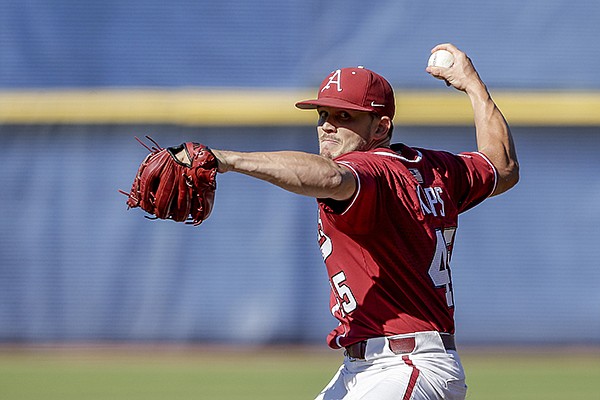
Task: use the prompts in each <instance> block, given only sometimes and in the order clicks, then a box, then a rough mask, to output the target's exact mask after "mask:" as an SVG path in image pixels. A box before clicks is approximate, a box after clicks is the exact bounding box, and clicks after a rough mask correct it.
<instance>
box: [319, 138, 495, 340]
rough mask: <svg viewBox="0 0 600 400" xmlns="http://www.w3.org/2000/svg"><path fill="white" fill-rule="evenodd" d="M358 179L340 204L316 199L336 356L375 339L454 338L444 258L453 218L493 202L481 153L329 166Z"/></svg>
mask: <svg viewBox="0 0 600 400" xmlns="http://www.w3.org/2000/svg"><path fill="white" fill-rule="evenodd" d="M335 161H336V162H337V163H339V164H342V165H344V166H346V167H347V168H349V169H350V170H352V171H353V173H354V174H355V175H356V182H357V190H356V193H355V194H354V196H353V197H352V198H351V199H350V200H348V201H347V202H336V201H332V200H330V199H319V200H318V203H319V245H320V247H321V252H322V253H323V258H324V260H325V265H326V266H327V272H328V275H329V280H330V285H331V303H330V305H331V312H332V314H333V315H334V317H336V318H337V319H338V320H339V322H340V324H339V326H338V327H337V328H335V329H334V330H333V331H332V332H331V333H330V334H329V336H328V343H329V346H330V347H332V348H340V347H345V346H348V345H350V344H352V343H355V342H358V341H361V340H364V339H368V338H372V337H378V336H389V335H396V334H402V333H411V332H420V331H438V332H447V333H454V298H453V294H452V276H451V273H450V264H449V262H450V257H451V254H452V246H453V243H454V236H455V233H456V229H457V227H458V215H459V214H460V213H461V212H463V211H465V210H467V209H469V208H471V207H473V206H475V205H477V204H478V203H480V202H481V201H483V200H484V199H485V198H487V197H488V196H490V195H491V193H492V192H493V191H494V188H495V185H496V179H497V178H496V170H495V169H494V166H493V165H492V163H491V162H490V161H489V160H488V159H487V158H486V157H485V156H484V155H483V154H481V153H478V152H472V153H461V154H458V155H455V154H451V153H448V152H444V151H434V150H426V149H419V148H410V147H408V146H405V145H402V144H399V145H394V146H392V148H391V149H388V148H378V149H373V150H370V151H367V152H350V153H347V154H344V155H342V156H340V157H338V158H336V159H335Z"/></svg>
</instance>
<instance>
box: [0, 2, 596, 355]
mask: <svg viewBox="0 0 600 400" xmlns="http://www.w3.org/2000/svg"><path fill="white" fill-rule="evenodd" d="M481 3H482V2H478V1H462V2H455V3H452V4H450V3H444V2H433V1H419V2H415V1H399V0H389V1H380V2H376V3H365V2H359V1H331V2H318V1H314V0H308V1H307V0H303V1H287V2H285V1H284V2H282V1H272V0H267V1H261V2H246V1H241V0H238V1H220V2H213V1H210V2H209V1H172V2H162V1H156V0H147V1H139V0H137V1H122V0H121V1H114V0H108V1H102V2H96V1H74V0H57V1H53V2H45V1H40V0H33V1H16V0H15V1H9V0H0V150H1V153H0V206H1V207H2V212H1V213H0V341H1V342H25V343H29V342H31V343H38V342H71V341H92V342H93V341H101V340H114V341H174V342H200V341H201V342H234V343H242V344H244V343H245V344H262V343H277V342H296V343H321V344H323V346H324V339H325V336H326V334H327V333H328V331H329V329H331V328H332V327H333V326H334V325H335V321H334V320H333V318H332V317H331V316H330V315H329V312H328V296H329V292H328V291H329V285H328V283H327V277H326V273H325V268H324V265H323V262H322V259H321V255H320V251H319V248H318V246H317V235H316V212H317V209H316V203H315V201H314V200H313V199H310V198H306V197H301V196H297V195H293V194H290V193H287V192H285V191H283V190H281V189H279V188H276V187H274V186H271V185H269V184H266V183H264V182H260V181H257V180H254V179H252V178H249V177H246V176H242V175H236V174H223V175H219V176H218V191H217V197H216V205H215V208H214V211H213V214H212V215H211V217H210V218H209V219H208V220H207V221H206V222H204V223H203V224H202V225H201V226H199V227H193V226H186V225H183V224H177V223H173V222H171V221H151V220H148V219H145V218H144V217H143V215H144V213H143V212H141V211H140V210H139V209H135V210H127V207H126V205H125V196H123V195H121V194H120V193H118V189H124V190H129V188H130V185H131V181H132V178H133V174H134V173H135V170H136V169H137V166H138V164H139V162H140V161H141V160H142V159H143V157H144V156H145V155H146V153H147V152H146V150H145V149H144V148H143V147H141V146H140V145H139V144H138V143H137V142H136V141H135V140H134V139H133V136H140V137H143V136H144V135H151V136H152V137H153V138H155V139H156V140H157V141H158V142H159V143H160V144H162V145H165V146H168V145H174V144H178V143H180V142H183V141H188V140H194V141H200V142H203V143H206V144H207V145H209V146H212V147H214V148H225V149H233V150H244V151H253V150H257V151H258V150H260V151H267V150H281V149H285V150H288V149H293V150H304V151H309V152H315V151H316V149H317V143H316V138H315V133H314V132H315V128H314V127H313V126H311V123H312V120H311V118H312V117H308V120H307V121H308V122H306V123H298V122H297V121H294V120H292V119H291V118H293V117H292V115H295V114H292V113H293V112H296V111H293V110H292V111H290V117H289V118H290V119H289V121H288V120H286V119H285V118H288V117H287V116H286V117H285V118H283V120H281V119H278V120H277V121H278V122H277V123H270V122H269V121H270V118H271V117H273V118H274V119H275V117H277V115H269V113H270V112H271V113H274V111H272V110H270V109H264V110H263V109H262V108H261V107H260V105H261V104H246V103H243V102H240V103H236V104H234V103H231V104H230V105H229V107H227V109H226V110H225V111H224V113H225V114H227V113H229V114H230V115H231V117H232V119H231V120H229V119H227V118H225V119H224V120H222V121H218V122H217V123H215V121H213V120H210V121H209V120H206V121H204V120H202V119H199V120H195V121H194V123H177V122H175V123H174V122H173V120H172V119H169V116H168V114H169V113H168V112H167V113H166V116H164V117H161V118H162V121H161V118H159V120H158V121H157V119H154V118H151V117H152V115H151V113H150V112H147V111H146V112H144V111H143V110H142V112H141V113H138V114H136V115H138V116H140V115H141V116H147V117H148V121H143V120H140V118H138V117H136V118H135V119H132V120H125V121H123V119H121V118H120V117H119V118H117V117H114V118H113V119H111V114H110V113H111V112H114V110H113V111H110V112H108V114H106V113H105V114H102V115H103V117H102V118H101V119H100V120H98V119H95V118H96V117H94V116H95V115H97V114H95V113H96V112H97V111H98V110H100V111H102V110H106V109H110V104H99V103H98V102H90V103H88V101H89V99H90V97H89V96H91V95H95V94H97V93H103V91H105V90H120V89H123V90H126V91H127V93H129V94H131V93H134V94H135V93H142V96H143V93H145V92H144V90H148V89H152V90H154V89H156V90H159V92H158V93H159V94H160V93H164V94H165V96H167V95H168V94H169V93H170V92H171V91H176V90H181V89H192V90H198V91H200V92H202V91H203V90H207V89H210V90H212V91H213V92H210V93H209V95H207V96H206V97H203V98H202V101H210V99H211V96H212V95H214V93H220V92H221V91H224V92H227V93H228V95H227V96H233V97H232V98H234V99H235V98H236V97H235V95H236V93H237V92H238V91H239V92H240V93H245V91H247V90H250V91H251V93H256V94H258V95H260V94H261V93H263V92H264V91H269V90H275V91H282V92H285V93H288V94H289V97H290V99H292V100H291V101H293V99H294V98H295V97H294V96H295V93H303V94H304V93H307V92H308V93H312V92H314V90H315V88H316V87H317V86H318V84H319V83H320V81H321V79H322V78H323V77H324V76H325V75H326V74H327V73H328V72H329V71H331V70H332V69H335V68H337V67H340V66H349V65H365V66H367V67H369V68H372V69H374V70H376V71H378V72H380V73H382V74H383V75H385V76H386V77H388V78H389V79H390V81H391V82H392V84H393V85H394V87H395V89H396V92H397V94H398V97H399V99H400V100H401V98H402V97H403V95H404V94H405V93H407V98H408V101H413V100H414V101H417V100H418V99H419V94H420V93H425V94H430V93H436V96H437V93H441V94H440V95H439V96H442V97H441V98H444V99H445V97H444V96H446V95H447V93H449V92H448V91H449V90H450V89H447V88H445V86H444V84H443V83H442V82H440V81H437V80H435V79H432V78H431V77H429V76H428V75H427V74H426V73H425V72H424V68H425V63H426V60H427V56H428V54H429V50H430V49H431V47H433V46H434V45H435V44H437V43H440V42H446V41H450V42H453V43H456V44H457V45H458V46H459V47H460V48H463V49H465V50H466V51H468V53H469V55H470V56H471V57H472V58H473V60H474V62H475V65H476V67H477V68H478V71H479V72H480V73H481V75H482V76H483V78H484V80H485V81H486V82H487V83H488V86H489V87H490V89H491V90H492V93H493V94H494V93H499V94H504V95H506V93H509V94H508V97H505V98H504V99H506V100H505V101H506V105H507V108H506V109H507V110H510V112H507V118H508V120H509V121H515V120H516V121H517V123H513V125H512V130H513V134H514V136H515V140H516V144H517V149H518V153H519V158H520V162H521V168H522V179H521V182H520V183H519V185H518V186H517V187H516V188H515V189H513V190H512V191H510V192H508V193H506V194H504V195H501V196H499V197H496V198H492V199H489V200H488V201H487V202H485V203H484V204H482V205H481V206H479V207H477V208H475V209H473V210H470V211H468V212H467V213H465V214H464V215H463V216H462V219H461V220H460V227H459V230H458V233H457V244H456V246H455V250H454V253H453V259H452V267H453V279H454V287H455V296H456V306H457V310H456V319H457V325H458V328H457V334H458V337H459V341H460V342H461V343H490V342H502V343H528V344H536V343H596V344H598V343H600V261H599V260H600V247H599V246H598V244H597V241H598V240H597V238H598V234H599V233H600V228H599V226H600V207H599V199H600V156H599V154H600V123H599V122H598V121H599V120H600V118H599V115H600V108H594V107H595V104H600V103H599V102H597V100H595V99H597V98H598V93H599V92H600V75H599V74H598V72H597V69H598V68H597V66H598V65H600V52H599V51H597V43H598V38H599V37H600V28H599V25H598V21H600V3H598V2H596V1H592V0H590V1H582V0H580V1H577V0H575V1H573V0H571V1H559V0H548V1H543V0H538V1H528V2H523V1H514V0H506V1H503V2H489V3H487V4H481ZM73 91H74V92H75V93H76V96H81V97H76V98H80V99H81V104H80V106H81V107H80V108H77V109H76V110H77V112H71V113H69V112H68V111H69V110H74V108H68V107H67V108H66V109H60V110H59V111H56V108H55V107H60V106H62V105H64V104H66V103H68V102H66V101H65V102H63V101H62V100H61V99H64V98H63V97H61V96H63V95H64V94H65V93H67V92H68V93H72V92H73ZM202 93H204V92H202ZM232 93H233V95H232ZM557 93H558V96H557ZM565 93H566V95H565ZM408 94H410V95H408ZM532 94H533V95H534V96H535V97H534V99H539V100H540V101H545V103H544V106H543V107H540V106H539V105H538V106H536V103H535V102H534V104H533V105H532V104H529V105H528V107H531V108H530V109H529V108H527V109H523V108H522V107H521V106H520V105H521V104H524V103H521V102H520V101H521V99H522V97H520V96H521V95H524V96H528V95H532ZM21 96H27V97H26V98H27V100H26V101H25V100H23V99H24V98H25V97H21ZM47 96H57V97H47ZM456 96H464V95H462V94H456ZM554 96H557V97H554ZM48 98H51V99H56V100H52V101H46V100H45V99H48ZM129 98H130V97H127V99H129ZM131 98H132V99H139V98H137V97H135V96H133V97H131ZM228 98H229V97H228ZM499 98H502V97H501V96H500V97H499ZM36 99H37V100H39V102H38V101H37V100H36ZM70 99H71V100H69V101H72V98H70ZM452 99H454V97H452ZM461 99H462V97H461ZM465 99H466V96H465ZM544 99H545V100H544ZM554 99H558V100H556V101H554ZM590 99H591V100H590ZM296 100H299V99H297V98H296ZM136 101H137V100H136ZM444 101H446V100H444ZM444 101H443V102H442V103H439V104H438V103H436V104H435V105H433V106H432V107H433V110H434V112H433V114H427V115H435V114H436V113H438V111H436V108H437V110H439V114H440V115H443V116H444V118H447V123H444V120H443V118H442V120H441V121H440V120H435V121H434V120H429V119H427V118H426V117H419V116H415V115H406V118H407V119H406V120H403V119H402V118H398V119H397V120H396V125H397V128H396V131H395V134H394V135H395V141H402V142H405V143H407V144H409V145H413V146H422V147H432V148H438V149H447V150H450V151H455V152H458V151H463V150H472V149H474V148H475V138H474V129H473V126H472V123H471V121H470V120H469V118H468V117H467V118H462V117H461V118H462V119H460V120H459V121H456V120H452V119H451V115H450V114H451V113H452V112H451V110H454V108H450V106H448V105H447V104H449V103H445V102H444ZM452 101H453V100H452ZM141 103H143V102H141ZM69 104H70V103H69ZM199 104H200V103H199ZM202 104H204V103H202ZM452 104H453V105H452V107H455V103H452ZM590 104H591V105H590ZM71 106H72V105H71ZM71 106H69V107H71ZM128 106H131V110H132V111H131V112H132V113H134V112H138V111H139V109H140V108H142V109H143V107H144V105H143V104H142V105H139V104H138V103H135V104H134V103H133V102H132V103H131V104H128ZM182 106H185V104H184V103H177V102H176V103H175V106H174V107H173V108H172V112H173V113H174V114H177V113H178V112H180V111H181V110H180V108H181V107H182ZM464 107H466V108H465V109H466V111H467V114H468V111H469V103H468V101H465V102H464V103H460V104H459V108H464ZM544 107H549V110H551V111H548V110H544V109H542V110H540V108H544ZM199 108H200V109H199V110H198V113H201V111H202V109H204V107H202V106H199ZM248 108H250V109H252V110H255V109H256V112H257V113H262V114H261V115H262V117H261V118H262V120H261V121H263V122H258V123H257V122H256V121H255V120H252V121H250V119H249V118H250V117H249V116H248V117H244V118H247V119H246V120H244V119H242V120H239V119H235V117H236V115H239V114H240V113H243V111H244V110H246V109H248ZM292 108H293V107H292ZM128 109H129V108H127V110H128ZM503 109H504V108H503ZM65 110H67V111H66V112H65ZM135 110H138V111H135ZM221 111H223V110H221ZM582 111H583V112H582ZM402 112H403V110H399V113H402ZM544 112H546V114H544ZM57 113H62V114H61V115H60V116H58V117H57ZM297 113H309V114H306V115H312V114H310V112H308V111H297ZM430 113H432V112H431V111H430ZM520 113H522V114H524V116H523V117H519V118H513V119H511V115H512V116H513V117H514V116H515V115H517V114H519V115H521V114H520ZM578 113H580V114H578ZM534 114H535V115H538V117H537V119H535V118H533V115H534ZM107 115H108V116H107ZM286 115H287V114H286ZM302 115H305V114H302ZM528 115H532V118H531V119H528ZM539 115H541V116H542V117H541V118H540V117H539ZM557 115H558V118H557V119H554V118H555V117H556V116H557ZM573 115H575V116H576V118H571V117H570V116H573ZM545 116H547V118H548V119H549V120H550V119H551V120H552V121H555V122H552V123H548V121H545V120H544V118H545ZM27 118H29V119H27ZM410 118H412V119H410ZM142 119H143V118H142ZM234 120H235V121H234ZM244 121H246V122H247V123H245V122H244ZM286 121H287V122H286ZM406 121H410V123H408V122H406Z"/></svg>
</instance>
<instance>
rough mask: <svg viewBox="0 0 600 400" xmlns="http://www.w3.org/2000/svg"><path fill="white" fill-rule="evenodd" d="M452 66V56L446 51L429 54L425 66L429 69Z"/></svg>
mask: <svg viewBox="0 0 600 400" xmlns="http://www.w3.org/2000/svg"><path fill="white" fill-rule="evenodd" d="M452 64H454V56H453V55H452V53H450V52H449V51H448V50H437V51H435V52H433V54H431V56H430V57H429V61H427V65H428V66H430V67H444V68H449V67H451V66H452Z"/></svg>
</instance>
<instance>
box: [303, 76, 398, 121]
mask: <svg viewBox="0 0 600 400" xmlns="http://www.w3.org/2000/svg"><path fill="white" fill-rule="evenodd" d="M319 106H324V107H336V108H344V109H347V110H356V111H368V112H373V113H376V114H379V115H381V116H387V117H390V119H393V118H394V113H395V111H396V105H395V101H394V90H393V89H392V85H390V83H389V82H388V81H387V80H386V79H385V78H384V77H383V76H381V75H379V74H376V73H375V72H373V71H371V70H368V69H366V68H364V67H355V68H342V69H337V70H335V71H333V72H332V73H331V74H330V75H329V76H328V77H327V78H325V79H324V80H323V82H322V83H321V86H320V88H319V95H318V96H317V98H316V99H313V100H304V101H300V102H298V103H296V107H298V108H301V109H304V110H310V109H315V108H317V107H319Z"/></svg>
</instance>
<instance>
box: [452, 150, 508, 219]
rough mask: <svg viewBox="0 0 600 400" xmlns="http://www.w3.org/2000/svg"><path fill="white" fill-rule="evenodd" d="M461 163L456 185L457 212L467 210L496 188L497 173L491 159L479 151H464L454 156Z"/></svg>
mask: <svg viewBox="0 0 600 400" xmlns="http://www.w3.org/2000/svg"><path fill="white" fill-rule="evenodd" d="M456 159H457V160H458V161H459V163H460V165H461V170H462V171H461V172H459V175H458V177H459V178H458V179H459V180H462V182H460V183H459V184H458V185H457V187H458V188H461V190H460V191H459V192H458V193H457V196H458V201H457V206H458V212H459V213H461V212H464V211H467V210H468V209H470V208H473V207H475V206H476V205H477V204H479V203H481V202H482V201H483V200H485V199H486V198H488V197H489V196H491V194H492V193H493V192H494V190H495V189H496V185H497V181H498V173H497V171H496V168H495V167H494V165H493V164H492V163H491V161H490V160H489V159H488V158H487V157H486V156H485V155H484V154H483V153H480V152H464V153H460V154H458V155H457V156H456ZM461 177H462V178H461Z"/></svg>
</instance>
